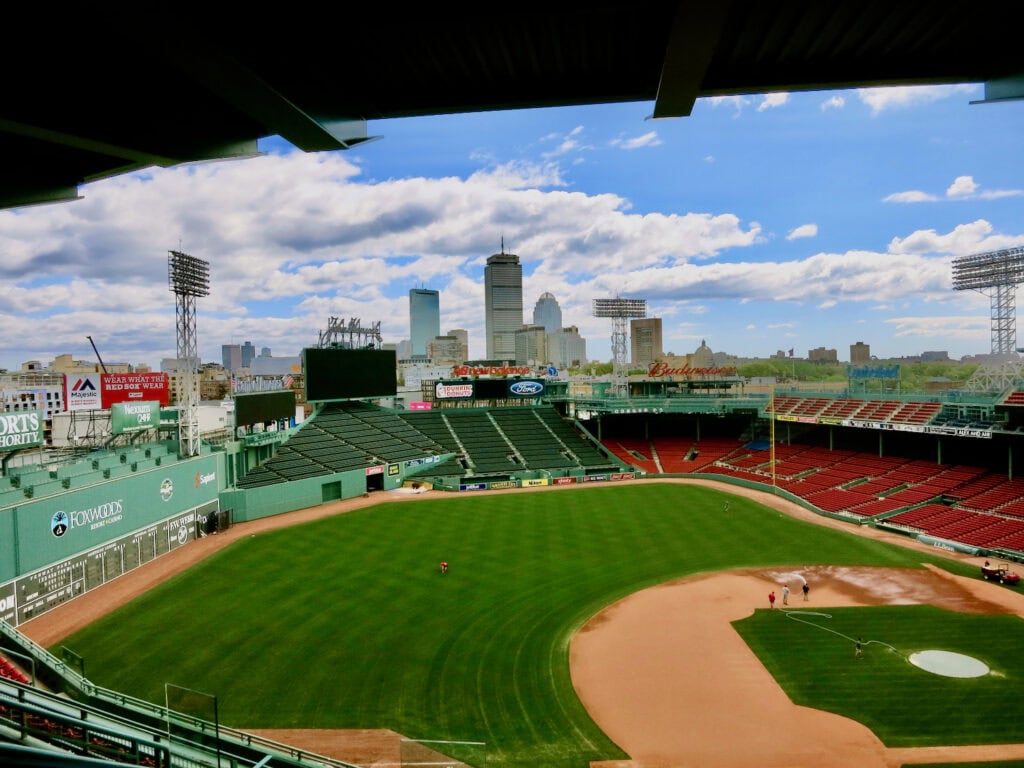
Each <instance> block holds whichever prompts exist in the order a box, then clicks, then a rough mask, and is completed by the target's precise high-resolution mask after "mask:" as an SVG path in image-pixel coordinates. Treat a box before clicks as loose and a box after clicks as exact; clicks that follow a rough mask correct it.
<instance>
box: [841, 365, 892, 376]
mask: <svg viewBox="0 0 1024 768" xmlns="http://www.w3.org/2000/svg"><path fill="white" fill-rule="evenodd" d="M846 376H847V378H849V379H898V378H899V377H900V367H899V366H898V365H887V366H874V367H872V366H860V367H854V366H852V365H848V366H847V367H846Z"/></svg>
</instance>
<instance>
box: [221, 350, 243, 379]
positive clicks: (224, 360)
mask: <svg viewBox="0 0 1024 768" xmlns="http://www.w3.org/2000/svg"><path fill="white" fill-rule="evenodd" d="M220 364H221V365H223V366H224V370H226V371H228V372H229V373H234V372H235V371H237V370H238V369H239V368H241V367H242V347H241V346H240V345H238V344H222V345H221V348H220Z"/></svg>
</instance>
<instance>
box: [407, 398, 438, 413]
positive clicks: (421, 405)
mask: <svg viewBox="0 0 1024 768" xmlns="http://www.w3.org/2000/svg"><path fill="white" fill-rule="evenodd" d="M433 407H434V404H433V403H425V402H423V401H421V400H417V401H416V402H414V403H409V410H410V411H429V410H431V409H432V408H433Z"/></svg>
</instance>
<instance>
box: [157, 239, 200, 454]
mask: <svg viewBox="0 0 1024 768" xmlns="http://www.w3.org/2000/svg"><path fill="white" fill-rule="evenodd" d="M167 281H168V283H170V287H171V292H172V293H173V294H174V300H175V304H174V309H175V312H174V316H175V324H176V326H177V338H178V374H179V377H180V378H179V381H180V382H181V388H180V390H179V392H180V394H179V395H178V397H179V402H178V445H179V451H180V453H181V455H182V456H198V455H199V379H198V377H197V376H196V368H197V367H198V366H199V344H198V339H197V338H196V298H198V297H199V296H209V295H210V263H209V262H208V261H203V260H202V259H199V258H196V257H195V256H189V255H188V254H186V253H181V252H180V251H170V255H169V256H168V257H167Z"/></svg>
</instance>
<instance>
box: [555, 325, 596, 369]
mask: <svg viewBox="0 0 1024 768" xmlns="http://www.w3.org/2000/svg"><path fill="white" fill-rule="evenodd" d="M547 345H548V362H549V363H551V364H552V365H553V366H555V367H556V368H558V369H563V368H579V367H580V366H581V365H584V364H585V363H586V362H587V340H586V339H584V338H583V337H582V336H580V329H579V328H578V327H576V326H575V325H570V326H567V327H565V328H559V329H558V330H557V331H552V332H551V333H549V334H548V335H547Z"/></svg>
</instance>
